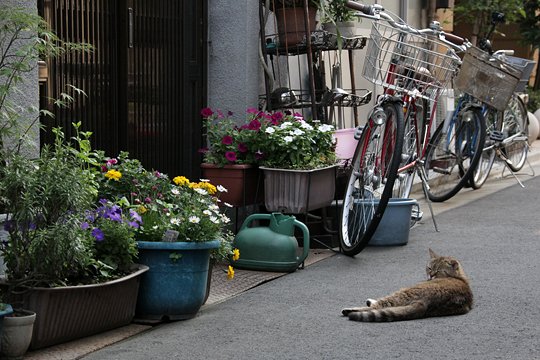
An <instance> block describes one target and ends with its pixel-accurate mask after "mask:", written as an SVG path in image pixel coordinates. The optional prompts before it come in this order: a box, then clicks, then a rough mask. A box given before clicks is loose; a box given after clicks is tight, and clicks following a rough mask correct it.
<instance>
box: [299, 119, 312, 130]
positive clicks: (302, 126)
mask: <svg viewBox="0 0 540 360" xmlns="http://www.w3.org/2000/svg"><path fill="white" fill-rule="evenodd" d="M300 127H301V128H303V129H306V130H313V126H311V124H309V123H307V122H305V121H301V122H300Z"/></svg>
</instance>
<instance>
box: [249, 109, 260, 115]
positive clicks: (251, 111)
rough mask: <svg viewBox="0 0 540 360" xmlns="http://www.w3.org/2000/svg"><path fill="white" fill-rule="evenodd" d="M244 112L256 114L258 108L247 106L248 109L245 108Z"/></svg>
mask: <svg viewBox="0 0 540 360" xmlns="http://www.w3.org/2000/svg"><path fill="white" fill-rule="evenodd" d="M246 112H247V113H248V114H258V113H259V110H258V109H256V108H248V109H247V110H246Z"/></svg>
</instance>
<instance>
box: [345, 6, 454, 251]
mask: <svg viewBox="0 0 540 360" xmlns="http://www.w3.org/2000/svg"><path fill="white" fill-rule="evenodd" d="M346 6H348V7H350V8H352V9H354V10H357V11H360V14H359V16H362V17H364V18H368V19H371V20H373V22H372V30H371V41H370V43H369V44H368V48H367V54H366V58H365V64H364V69H363V73H362V75H363V76H364V77H365V78H366V79H367V80H368V81H370V82H372V83H373V84H376V85H381V86H383V88H384V92H383V94H382V95H380V96H379V98H378V102H377V104H376V106H375V107H374V108H373V110H372V111H371V113H370V115H369V117H368V121H367V124H366V125H365V126H364V127H363V129H362V131H361V134H360V131H357V133H358V134H357V135H359V136H357V137H359V142H358V145H357V147H356V151H355V154H354V156H353V160H352V164H351V165H352V170H351V171H350V174H349V177H348V181H347V190H346V191H345V196H344V199H343V204H342V211H341V217H340V231H339V233H340V244H341V249H342V251H343V253H345V254H346V255H350V256H354V255H356V254H358V253H359V252H360V251H362V250H363V249H364V248H365V247H366V246H367V244H368V242H369V240H370V239H371V236H372V235H373V233H374V232H375V230H376V229H377V226H378V224H379V222H380V220H381V218H382V215H383V214H384V211H385V209H386V207H387V205H388V202H389V200H390V198H391V197H392V195H393V194H394V182H395V180H396V177H397V174H398V170H399V167H400V164H401V163H402V156H403V149H404V138H405V134H404V130H405V121H404V118H403V113H404V107H403V106H404V105H405V103H406V102H409V103H412V104H415V103H416V102H415V101H416V99H420V98H421V99H425V100H427V101H432V102H435V103H436V101H437V98H438V97H439V95H440V93H441V92H442V90H443V89H444V88H445V86H446V84H447V83H448V82H449V81H450V79H451V78H452V77H453V76H454V74H455V73H456V70H457V68H458V66H459V64H460V63H461V61H460V59H459V57H458V56H457V55H456V53H455V51H454V50H452V48H451V47H450V46H448V45H447V44H445V43H444V41H438V40H437V39H434V38H433V35H434V34H438V32H437V31H436V30H435V29H422V30H418V29H415V28H413V27H411V26H409V25H407V24H406V23H404V22H403V20H401V19H399V18H398V17H397V16H392V15H390V14H389V13H386V12H384V9H383V8H382V6H380V5H377V4H374V5H364V4H360V3H357V2H354V1H348V2H347V4H346ZM381 20H384V21H385V23H383V22H382V21H381ZM386 23H387V24H388V25H387V24H386ZM428 35H431V37H429V36H428ZM426 42H427V43H429V44H431V45H433V46H436V47H437V50H438V49H439V47H441V46H444V47H445V48H446V52H440V51H434V50H429V49H427V48H426V47H424V46H422V45H421V44H425V43H426ZM419 44H420V45H419ZM428 69H430V70H428ZM432 120H433V119H432V118H430V121H429V126H431V121H432ZM429 126H428V128H429ZM409 130H410V128H409ZM414 133H416V131H414ZM426 134H429V131H427V132H426ZM409 139H410V137H407V140H409ZM418 143H419V142H418ZM414 166H416V162H411V163H410V165H408V167H407V169H409V168H412V167H414Z"/></svg>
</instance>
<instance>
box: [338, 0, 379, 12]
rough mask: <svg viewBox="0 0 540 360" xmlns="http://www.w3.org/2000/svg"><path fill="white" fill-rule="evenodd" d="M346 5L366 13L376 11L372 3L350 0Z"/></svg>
mask: <svg viewBox="0 0 540 360" xmlns="http://www.w3.org/2000/svg"><path fill="white" fill-rule="evenodd" d="M345 6H346V7H348V8H349V9H353V10H357V11H361V12H363V13H364V14H366V15H375V13H374V12H373V6H371V5H364V4H360V3H358V2H356V1H351V0H349V1H347V3H346V4H345Z"/></svg>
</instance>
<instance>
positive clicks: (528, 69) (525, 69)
mask: <svg viewBox="0 0 540 360" xmlns="http://www.w3.org/2000/svg"><path fill="white" fill-rule="evenodd" d="M505 61H506V62H507V63H509V64H510V65H512V66H513V67H515V68H516V69H518V70H521V71H522V73H521V78H520V79H519V83H518V85H517V86H516V89H515V91H517V92H522V91H525V88H526V87H527V84H528V83H529V78H530V77H531V73H532V71H533V69H534V65H535V64H536V61H534V60H529V59H523V58H520V57H516V56H507V57H506V58H505Z"/></svg>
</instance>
